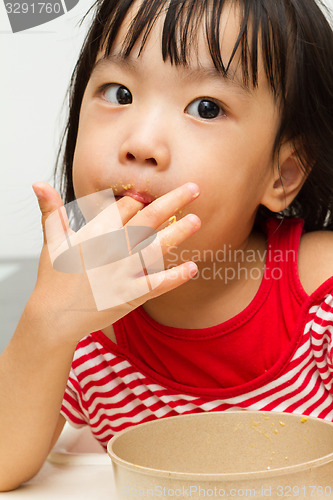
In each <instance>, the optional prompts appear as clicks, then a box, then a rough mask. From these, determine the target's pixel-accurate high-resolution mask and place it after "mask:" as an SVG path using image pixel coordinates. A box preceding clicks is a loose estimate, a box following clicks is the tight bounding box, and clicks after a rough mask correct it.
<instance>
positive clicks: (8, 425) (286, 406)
mask: <svg viewBox="0 0 333 500" xmlns="http://www.w3.org/2000/svg"><path fill="white" fill-rule="evenodd" d="M332 62H333V36H332V30H331V28H330V26H329V24H328V22H327V20H326V18H325V17H324V15H323V13H322V11H321V10H320V8H319V7H318V5H317V4H316V3H315V1H314V0H276V1H274V2H272V1H271V0H260V1H258V0H238V1H230V0H229V1H224V0H145V1H143V0H100V1H98V3H97V11H96V14H95V17H94V20H93V23H92V26H91V29H90V31H89V33H88V36H87V39H86V42H85V44H84V46H83V49H82V52H81V54H80V57H79V60H78V63H77V65H76V67H75V71H74V75H73V79H72V83H71V87H70V113H69V120H68V124H67V128H66V135H65V139H66V142H65V150H64V161H63V169H62V174H63V183H62V192H63V194H64V202H67V203H68V202H70V201H72V200H74V199H75V198H80V197H82V196H85V195H89V194H92V193H95V192H96V191H103V190H106V189H110V188H112V189H113V192H114V193H115V194H116V195H117V196H118V197H119V198H117V200H118V201H117V207H118V209H119V212H120V214H121V217H122V222H123V225H124V226H125V227H129V226H140V227H142V226H147V227H150V228H152V229H156V230H157V231H158V238H159V243H160V245H161V248H162V251H163V253H164V264H165V271H162V272H160V273H159V275H158V276H159V278H160V279H162V280H161V283H160V284H159V285H158V286H157V287H156V288H154V289H152V290H151V291H150V292H149V293H147V294H145V295H144V296H142V297H139V298H138V299H135V300H133V301H129V302H127V303H126V304H123V305H120V306H115V307H112V308H109V309H104V310H101V311H98V310H97V308H96V305H95V302H94V297H93V295H92V291H91V288H90V285H89V280H88V279H87V274H79V273H64V272H58V271H56V270H55V269H53V267H52V264H51V262H50V257H49V253H48V246H47V241H46V238H44V246H43V249H42V252H41V257H40V265H39V271H38V278H37V283H36V287H35V289H34V292H33V293H32V295H31V297H30V299H29V301H28V303H27V306H26V308H25V310H24V312H23V315H22V317H21V319H20V322H19V324H18V327H17V330H16V331H15V334H14V336H13V338H12V340H11V342H10V344H9V345H8V348H7V349H6V350H5V352H4V353H3V354H2V356H1V360H0V371H1V376H0V394H1V402H2V405H1V415H0V422H1V425H0V429H1V431H0V432H1V436H0V488H1V490H8V489H12V488H15V487H16V486H18V485H19V484H20V483H22V482H24V481H26V480H28V479H29V478H31V477H32V476H33V475H34V474H35V473H36V472H37V471H38V470H39V468H40V467H41V465H42V464H43V461H44V460H45V458H46V456H47V454H48V453H49V451H50V449H51V448H52V446H53V444H54V443H55V441H56V440H57V438H58V436H59V434H60V432H61V429H62V428H63V425H64V422H65V419H66V420H68V421H69V422H70V423H71V424H73V425H74V426H78V427H80V426H82V425H89V426H90V427H91V430H92V432H93V434H94V435H95V437H96V438H97V439H98V440H99V441H100V443H101V444H102V445H103V446H106V444H107V442H108V440H109V439H110V438H111V437H112V435H114V434H115V433H116V432H118V431H120V430H122V429H124V428H126V427H129V426H131V425H135V424H137V423H140V422H145V421H148V420H152V419H156V418H162V417H166V416H173V415H178V414H184V413H191V412H202V411H212V410H214V411H216V410H218V411H225V410H229V409H244V410H246V409H255V410H272V411H286V412H295V413H300V414H304V415H312V416H316V417H319V418H324V419H327V420H329V421H332V420H333V359H332V357H333V337H332V328H333V295H332V290H333V278H331V276H332V275H333V262H332V258H331V255H332V250H333V236H332V233H331V231H328V230H331V229H332V228H333V215H332V214H333V212H332V210H333V197H332V188H333V168H332V164H333V163H332V160H333V151H332V145H333V137H332V89H333V81H332V80H333V72H332ZM34 191H35V193H36V195H37V197H38V201H39V206H40V209H41V212H42V224H43V229H44V235H45V222H46V221H47V219H48V217H49V215H50V214H51V212H53V211H54V210H56V209H57V208H59V207H61V206H62V200H61V198H60V196H59V195H58V193H57V192H56V191H55V190H54V189H53V188H51V187H50V186H49V185H47V184H45V183H37V184H35V185H34ZM199 194H200V195H199ZM170 218H171V220H173V221H174V220H175V218H176V219H177V221H176V222H174V223H173V224H169V223H168V220H169V219H170ZM96 224H97V222H96V220H95V219H92V220H90V221H89V222H88V223H87V226H89V227H90V228H92V229H93V228H94V227H95V226H94V225H96ZM114 281H115V279H113V278H112V276H111V277H110V287H112V286H113V285H114V284H115V283H114ZM73 356H74V360H73ZM18 449H19V450H20V453H19V454H18V453H17V450H18Z"/></svg>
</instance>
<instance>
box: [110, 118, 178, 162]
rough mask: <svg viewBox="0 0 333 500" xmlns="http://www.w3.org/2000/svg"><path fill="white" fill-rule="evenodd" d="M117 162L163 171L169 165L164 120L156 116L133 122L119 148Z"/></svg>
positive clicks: (168, 150)
mask: <svg viewBox="0 0 333 500" xmlns="http://www.w3.org/2000/svg"><path fill="white" fill-rule="evenodd" d="M119 160H120V163H121V164H123V165H126V164H133V163H136V164H138V165H142V166H151V167H154V168H155V169H156V170H165V169H166V168H167V167H168V165H169V163H170V149H169V143H168V131H167V130H166V123H165V120H162V118H161V117H160V116H159V115H157V114H153V115H146V116H145V118H144V119H135V120H133V121H132V122H131V124H130V125H129V126H128V128H127V129H126V132H125V138H124V141H123V143H122V144H121V146H120V149H119Z"/></svg>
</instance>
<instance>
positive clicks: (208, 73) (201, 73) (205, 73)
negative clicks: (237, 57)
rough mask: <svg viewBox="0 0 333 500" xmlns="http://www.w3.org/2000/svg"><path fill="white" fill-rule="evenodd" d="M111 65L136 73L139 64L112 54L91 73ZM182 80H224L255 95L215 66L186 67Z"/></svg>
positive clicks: (104, 58)
mask: <svg viewBox="0 0 333 500" xmlns="http://www.w3.org/2000/svg"><path fill="white" fill-rule="evenodd" d="M110 63H113V64H116V65H118V66H120V67H122V68H125V69H127V70H129V71H136V70H137V68H138V64H139V63H138V60H137V59H131V58H129V57H126V58H125V57H123V56H121V55H120V54H110V55H108V56H107V57H103V58H101V59H99V60H98V61H96V62H95V64H94V66H93V68H92V71H91V75H93V74H94V75H95V74H96V73H97V74H98V73H99V72H100V71H102V70H103V69H104V68H105V67H107V66H109V65H110ZM182 79H183V80H185V81H188V80H192V81H193V80H205V79H214V80H218V82H221V80H223V81H224V82H228V85H229V86H231V87H234V88H235V90H236V91H238V92H239V93H241V94H245V95H247V96H250V95H252V93H253V91H252V90H251V89H250V88H249V87H247V86H246V85H245V84H244V83H243V82H242V81H241V80H240V78H239V77H238V75H237V74H235V75H234V76H230V75H228V74H227V75H223V74H222V73H220V72H219V71H218V70H217V69H216V68H215V67H213V66H211V67H209V68H205V67H203V66H199V67H196V68H192V67H186V72H185V71H184V74H183V76H182Z"/></svg>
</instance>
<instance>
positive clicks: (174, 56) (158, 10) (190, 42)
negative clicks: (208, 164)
mask: <svg viewBox="0 0 333 500" xmlns="http://www.w3.org/2000/svg"><path fill="white" fill-rule="evenodd" d="M137 4H138V2H137V0H123V1H122V2H118V6H117V8H116V9H114V11H113V14H112V17H111V18H109V19H108V23H107V25H106V29H105V32H104V36H103V39H102V46H104V47H105V57H107V56H108V55H109V54H110V52H111V50H112V47H113V44H114V41H115V38H116V36H117V34H118V32H119V29H120V28H121V26H122V24H123V22H124V20H125V17H126V15H127V14H128V12H129V10H130V9H131V8H135V7H136V5H137ZM226 5H233V6H234V5H237V6H239V7H240V26H239V34H238V37H237V40H236V42H235V45H234V48H233V51H232V54H231V56H230V59H229V61H227V62H225V61H223V59H222V53H221V52H222V45H221V38H222V37H221V18H222V11H223V8H224V7H225V6H226ZM160 16H164V24H163V30H162V35H161V53H162V57H163V60H164V61H167V60H169V61H170V62H171V64H175V65H183V66H188V65H189V60H190V56H191V55H192V53H193V51H194V50H197V47H198V36H199V33H200V29H199V28H200V27H201V26H202V27H203V28H204V33H205V37H206V42H207V47H208V50H209V54H210V57H211V60H212V63H213V65H214V67H215V68H216V70H217V71H218V72H220V73H221V75H223V76H224V77H227V76H229V71H230V66H231V63H232V61H233V60H234V59H235V57H236V53H237V51H238V53H240V56H239V58H240V63H241V70H242V79H243V86H244V87H245V88H247V89H249V88H250V87H251V86H252V88H255V87H257V86H258V58H259V50H260V49H261V53H262V60H263V64H264V69H265V73H266V77H267V80H268V82H269V84H270V86H271V89H272V92H273V94H274V96H275V97H277V96H278V95H279V93H280V92H282V95H283V96H284V94H285V86H286V84H285V67H286V57H287V50H286V47H287V30H284V29H283V28H284V27H286V26H287V19H286V16H285V12H284V9H283V8H278V6H277V4H276V3H275V2H271V5H270V6H269V7H267V2H262V1H261V0H252V1H250V2H249V1H246V0H238V1H237V2H236V3H231V2H230V0H150V1H149V2H144V1H142V2H140V4H139V5H138V7H137V11H136V14H135V15H134V17H133V20H132V22H131V24H130V26H129V28H128V30H127V33H126V36H125V37H124V40H123V42H122V49H121V55H122V56H123V57H124V58H127V57H129V55H130V54H131V53H132V50H133V48H134V46H135V45H136V44H140V45H139V53H138V54H139V55H140V54H141V52H142V50H143V48H144V46H145V44H146V42H147V40H148V38H149V35H150V33H151V31H152V29H153V28H154V25H155V23H156V21H157V19H158V18H159V17H160ZM259 37H260V38H261V47H260V48H259V41H260V40H259Z"/></svg>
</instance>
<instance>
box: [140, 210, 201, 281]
mask: <svg viewBox="0 0 333 500" xmlns="http://www.w3.org/2000/svg"><path fill="white" fill-rule="evenodd" d="M200 226H201V221H200V219H199V217H198V216H196V215H194V214H189V215H187V216H186V217H184V218H183V219H180V220H179V221H177V222H176V223H174V224H172V225H170V226H168V227H166V228H165V229H163V230H161V231H160V232H159V233H157V234H156V233H155V235H152V236H150V237H149V238H147V239H146V240H144V241H143V242H141V243H140V244H139V245H137V246H136V247H135V248H134V249H133V253H138V252H140V253H141V256H142V258H143V261H144V263H145V268H146V270H147V272H148V274H150V273H151V272H153V273H154V272H156V271H159V270H162V269H163V268H164V262H163V258H162V256H163V255H165V254H166V253H167V252H168V251H170V249H171V248H173V247H175V246H177V245H179V244H180V243H182V242H183V241H184V240H185V239H187V238H188V237H190V236H191V235H192V234H194V233H195V232H196V231H198V229H200ZM147 242H148V243H150V242H151V243H150V244H147Z"/></svg>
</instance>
